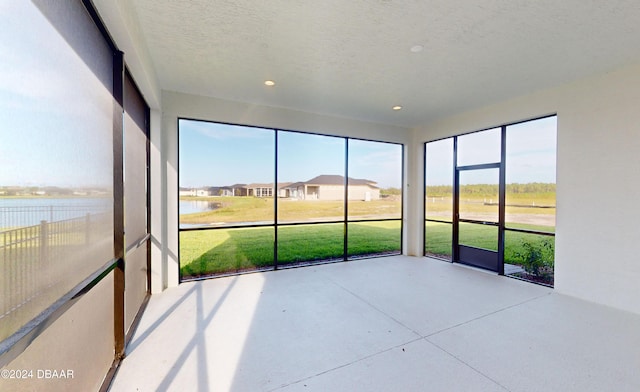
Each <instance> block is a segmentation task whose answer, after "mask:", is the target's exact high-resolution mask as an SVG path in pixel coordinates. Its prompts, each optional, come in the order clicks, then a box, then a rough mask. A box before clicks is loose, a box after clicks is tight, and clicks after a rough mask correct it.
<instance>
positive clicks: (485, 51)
mask: <svg viewBox="0 0 640 392" xmlns="http://www.w3.org/2000/svg"><path fill="white" fill-rule="evenodd" d="M133 3H134V9H135V13H136V14H137V17H138V19H139V23H140V29H141V32H142V35H143V37H144V39H145V41H146V43H147V46H148V49H149V52H150V55H151V59H152V62H153V66H154V67H155V71H156V74H157V76H158V78H159V83H160V86H161V88H162V89H164V90H172V91H179V92H184V93H191V94H197V95H206V96H212V97H218V98H224V99H229V100H234V101H242V102H249V103H256V104H264V105H269V106H278V107H285V108H292V109H298V110H303V111H310V112H316V113H323V114H330V115H335V116H342V117H349V118H355V119H362V120H367V121H373V122H380V123H386V124H394V125H399V126H407V127H411V126H416V125H419V124H423V123H426V122H429V121H431V120H434V119H436V118H439V117H442V116H447V115H452V114H455V113H458V112H461V111H465V110H469V109H472V108H475V107H479V106H484V105H487V104H490V103H493V102H498V101H501V100H504V99H508V98H511V97H514V96H518V95H522V94H526V93H528V92H531V91H534V90H538V89H542V88H547V87H551V86H554V85H558V84H561V83H566V82H569V81H571V80H575V79H579V78H581V77H585V76H588V75H591V74H595V73H601V72H605V71H607V70H611V69H614V68H617V67H620V66H622V65H625V64H628V63H635V62H639V61H640V1H638V0H612V1H603V0H536V1H531V0H485V1H471V0H402V1H401V0H269V1H266V0H216V1H212V0H189V1H175V0H134V1H133ZM414 45H422V46H424V50H423V51H422V52H420V53H413V52H411V51H410V48H411V47H412V46H414ZM266 79H272V80H274V81H275V82H276V86H274V87H266V86H264V84H263V82H264V81H265V80H266ZM394 105H402V106H403V109H402V110H400V111H393V110H391V107H392V106H394Z"/></svg>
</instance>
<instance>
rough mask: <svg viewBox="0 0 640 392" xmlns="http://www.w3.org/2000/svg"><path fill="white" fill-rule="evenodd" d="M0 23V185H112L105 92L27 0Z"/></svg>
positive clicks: (2, 7) (0, 14)
mask: <svg viewBox="0 0 640 392" xmlns="http://www.w3.org/2000/svg"><path fill="white" fill-rule="evenodd" d="M0 26H1V27H0V59H2V60H1V61H0V124H2V125H0V127H1V128H0V167H2V170H0V186H6V185H18V186H48V185H50V186H64V187H78V186H98V187H111V184H112V182H113V177H112V174H111V171H112V166H113V165H112V159H113V158H112V154H113V151H112V147H111V138H112V136H111V132H112V126H111V122H112V117H113V103H112V102H113V101H112V98H111V95H110V93H109V91H107V90H106V89H105V88H104V86H103V85H102V84H101V82H100V81H99V80H98V78H96V76H95V75H94V74H93V73H92V72H91V70H89V69H88V68H87V66H86V65H85V64H84V62H83V61H82V60H81V59H80V58H79V57H78V55H77V54H76V53H75V52H74V51H73V49H72V48H71V47H69V45H68V44H67V43H66V41H65V40H64V39H63V38H61V37H60V36H59V35H58V33H57V31H56V30H55V29H54V28H53V27H52V26H51V25H50V24H49V22H48V21H47V20H46V19H45V18H44V17H43V16H42V14H41V13H40V12H39V11H38V9H37V8H36V7H35V6H34V5H33V4H32V3H31V2H29V1H7V2H1V3H0Z"/></svg>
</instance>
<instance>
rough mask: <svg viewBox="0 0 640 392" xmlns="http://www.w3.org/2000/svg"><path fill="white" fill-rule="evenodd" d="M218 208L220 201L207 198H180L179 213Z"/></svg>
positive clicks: (192, 212)
mask: <svg viewBox="0 0 640 392" xmlns="http://www.w3.org/2000/svg"><path fill="white" fill-rule="evenodd" d="M217 208H220V203H218V202H215V201H208V200H180V215H183V214H194V213H196V212H204V211H212V210H215V209H217Z"/></svg>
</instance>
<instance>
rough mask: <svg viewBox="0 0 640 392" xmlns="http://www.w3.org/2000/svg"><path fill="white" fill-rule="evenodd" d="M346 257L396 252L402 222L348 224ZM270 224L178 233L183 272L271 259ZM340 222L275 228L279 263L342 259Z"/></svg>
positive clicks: (260, 264) (251, 265)
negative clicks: (266, 225) (276, 229)
mask: <svg viewBox="0 0 640 392" xmlns="http://www.w3.org/2000/svg"><path fill="white" fill-rule="evenodd" d="M348 240H349V241H348V243H349V249H348V255H349V256H361V255H367V254H379V253H388V252H394V251H395V252H398V251H399V250H400V222H399V221H385V222H366V223H350V224H349V238H348ZM273 247H274V230H273V228H271V227H259V228H243V229H216V230H199V231H182V232H180V272H181V274H182V276H183V277H192V276H202V275H210V274H221V273H230V272H241V271H246V270H254V269H261V268H268V267H271V266H273V264H274V260H273V258H274V249H273ZM343 252H344V225H343V224H335V223H333V224H320V225H297V226H283V227H279V228H278V265H285V264H295V263H301V262H310V261H320V260H332V259H342V257H343Z"/></svg>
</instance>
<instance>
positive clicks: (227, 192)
mask: <svg viewBox="0 0 640 392" xmlns="http://www.w3.org/2000/svg"><path fill="white" fill-rule="evenodd" d="M208 191H209V196H233V189H232V188H231V187H230V186H212V187H210V188H209V189H208Z"/></svg>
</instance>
